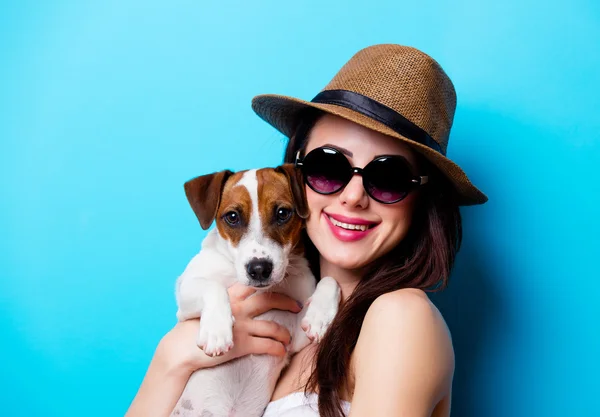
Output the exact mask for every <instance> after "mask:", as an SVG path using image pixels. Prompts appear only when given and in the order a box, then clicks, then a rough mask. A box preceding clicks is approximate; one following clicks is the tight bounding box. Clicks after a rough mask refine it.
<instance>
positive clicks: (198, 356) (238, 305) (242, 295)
mask: <svg viewBox="0 0 600 417" xmlns="http://www.w3.org/2000/svg"><path fill="white" fill-rule="evenodd" d="M255 292H256V289H254V288H251V287H245V286H243V285H241V284H235V285H233V286H232V287H230V288H229V299H230V303H231V311H232V313H233V317H234V318H235V323H234V325H233V344H234V346H233V348H232V349H231V350H230V351H229V352H227V353H225V354H223V355H221V356H216V357H211V356H208V355H206V354H204V352H203V351H202V349H200V348H199V347H198V346H197V345H196V337H197V336H198V329H199V326H200V320H198V319H192V320H186V321H184V322H179V323H177V324H176V325H175V327H173V329H171V331H169V333H167V334H166V335H165V336H164V337H163V339H162V340H161V342H160V343H159V346H158V348H157V352H156V354H157V355H158V356H159V357H162V358H163V360H164V361H165V363H166V364H167V366H168V367H169V368H172V369H176V368H179V369H181V370H183V371H187V372H188V373H189V374H191V373H192V372H193V371H195V370H197V369H202V368H209V367H212V366H215V365H219V364H221V363H224V362H227V361H230V360H232V359H235V358H239V357H241V356H245V355H248V354H251V353H252V354H269V355H275V356H284V355H285V353H286V347H287V345H288V344H289V343H290V341H291V338H290V334H289V332H288V330H287V329H286V328H285V327H283V326H281V325H279V324H277V323H275V322H273V321H266V320H254V317H256V316H258V315H260V314H262V313H265V312H267V311H269V310H272V309H277V310H288V311H291V312H294V313H298V312H300V311H301V309H302V308H301V307H300V305H299V304H298V302H297V301H295V300H294V299H292V298H290V297H288V296H286V295H283V294H278V293H260V294H256V295H254V296H252V297H250V295H252V294H253V293H255ZM248 297H249V298H248Z"/></svg>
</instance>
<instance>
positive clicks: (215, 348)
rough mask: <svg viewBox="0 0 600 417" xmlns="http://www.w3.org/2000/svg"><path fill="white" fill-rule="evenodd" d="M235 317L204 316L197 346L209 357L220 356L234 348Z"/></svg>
mask: <svg viewBox="0 0 600 417" xmlns="http://www.w3.org/2000/svg"><path fill="white" fill-rule="evenodd" d="M233 322H234V319H233V316H231V315H224V316H221V317H219V316H216V315H204V316H203V317H202V320H200V331H199V332H198V339H197V340H196V344H197V345H198V347H200V349H202V350H203V351H204V353H206V354H207V355H208V356H220V355H222V354H224V353H227V352H229V351H230V350H231V348H233Z"/></svg>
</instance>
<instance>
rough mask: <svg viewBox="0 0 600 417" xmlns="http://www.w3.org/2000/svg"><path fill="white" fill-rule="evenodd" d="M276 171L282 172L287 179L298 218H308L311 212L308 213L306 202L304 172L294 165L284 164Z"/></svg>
mask: <svg viewBox="0 0 600 417" xmlns="http://www.w3.org/2000/svg"><path fill="white" fill-rule="evenodd" d="M275 171H277V172H281V173H283V174H285V176H286V177H287V179H288V182H289V183H290V190H291V191H292V197H294V204H295V206H296V213H298V216H300V218H302V219H306V218H308V215H309V213H310V212H309V211H308V203H307V202H306V192H305V189H304V177H303V176H302V171H300V170H299V169H298V168H296V167H295V166H294V164H283V165H281V166H278V167H277V168H275Z"/></svg>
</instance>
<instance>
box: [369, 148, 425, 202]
mask: <svg viewBox="0 0 600 417" xmlns="http://www.w3.org/2000/svg"><path fill="white" fill-rule="evenodd" d="M412 177H413V174H412V173H411V171H410V169H409V167H408V165H407V163H406V162H405V161H404V159H402V158H394V157H383V158H380V159H376V160H374V161H372V162H370V163H369V164H368V165H367V166H366V167H365V171H364V181H365V186H366V189H367V192H368V193H369V195H370V196H371V197H373V198H374V199H375V200H377V201H379V202H381V203H394V202H397V201H400V200H402V199H403V198H404V197H406V195H407V194H408V192H409V191H410V190H411V189H412V187H413V183H412V181H411V179H412Z"/></svg>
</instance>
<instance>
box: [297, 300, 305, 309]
mask: <svg viewBox="0 0 600 417" xmlns="http://www.w3.org/2000/svg"><path fill="white" fill-rule="evenodd" d="M296 304H298V307H299V308H300V310H302V309H303V308H304V305H303V304H302V303H301V302H300V301H296Z"/></svg>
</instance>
